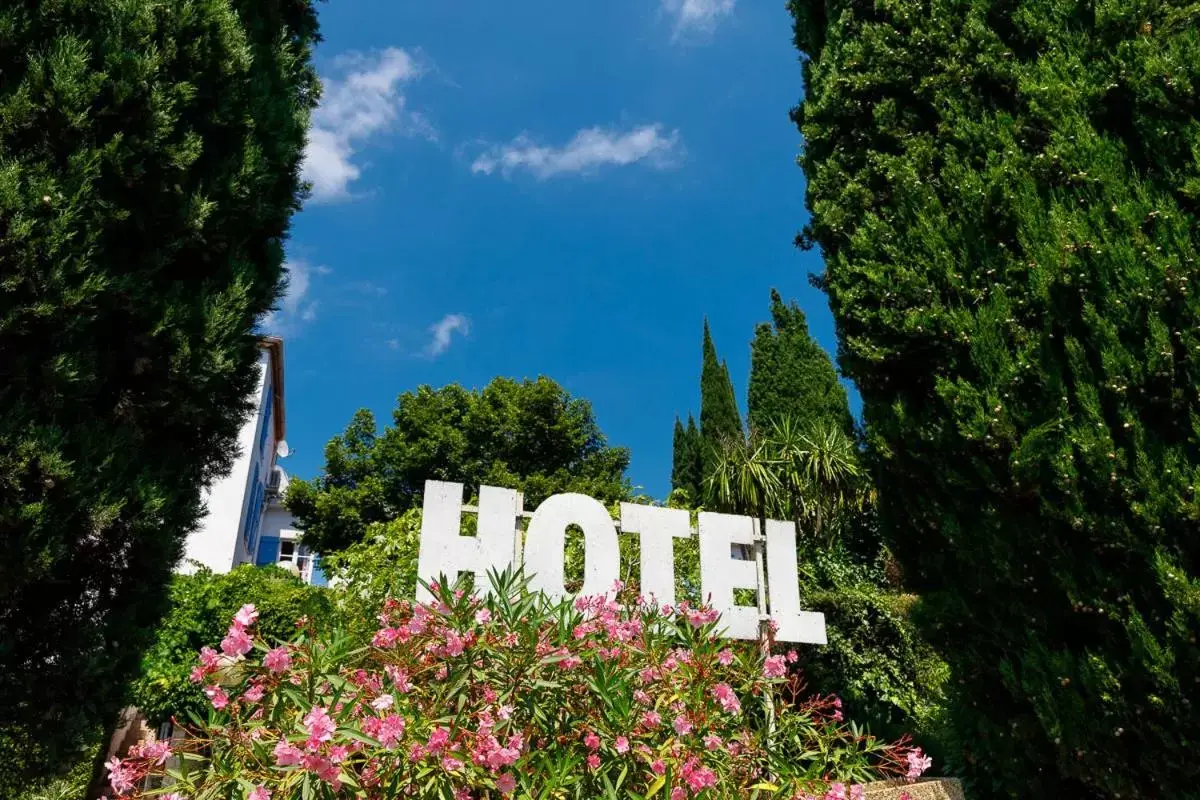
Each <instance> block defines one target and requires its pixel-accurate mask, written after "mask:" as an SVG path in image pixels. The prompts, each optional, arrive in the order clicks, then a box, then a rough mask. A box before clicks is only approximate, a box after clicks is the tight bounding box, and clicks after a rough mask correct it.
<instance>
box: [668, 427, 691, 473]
mask: <svg viewBox="0 0 1200 800" xmlns="http://www.w3.org/2000/svg"><path fill="white" fill-rule="evenodd" d="M688 444H689V442H688V440H687V431H686V430H685V429H684V427H683V423H682V422H680V421H679V417H678V416H677V417H675V432H674V434H673V436H672V437H671V488H672V489H686V488H687V484H688V474H687V473H688V461H687V456H688V452H687V451H688Z"/></svg>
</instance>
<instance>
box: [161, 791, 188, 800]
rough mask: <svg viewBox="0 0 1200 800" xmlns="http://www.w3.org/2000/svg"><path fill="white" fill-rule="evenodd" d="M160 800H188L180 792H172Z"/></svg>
mask: <svg viewBox="0 0 1200 800" xmlns="http://www.w3.org/2000/svg"><path fill="white" fill-rule="evenodd" d="M159 800H187V798H186V797H184V796H183V795H181V794H180V793H179V792H171V793H170V794H164V795H163V796H162V797H161V798H159Z"/></svg>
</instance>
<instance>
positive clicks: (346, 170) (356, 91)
mask: <svg viewBox="0 0 1200 800" xmlns="http://www.w3.org/2000/svg"><path fill="white" fill-rule="evenodd" d="M334 67H335V69H334V72H335V76H331V77H325V78H324V79H323V83H324V88H323V90H322V95H321V104H320V106H319V107H318V108H317V109H316V111H314V112H313V117H312V126H311V128H310V129H309V132H308V147H307V149H306V150H305V153H304V166H303V176H304V179H305V180H306V181H309V182H311V183H312V200H313V201H314V202H336V201H339V200H346V199H348V198H349V197H350V191H349V187H350V184H351V183H353V182H354V181H356V180H358V178H359V176H360V175H362V167H361V166H360V165H359V164H357V163H355V155H356V154H357V152H358V149H359V148H360V147H361V146H362V145H363V144H364V143H366V142H367V141H368V140H369V139H371V138H372V137H374V136H377V135H379V134H381V133H384V132H386V131H389V130H396V131H399V132H400V133H402V134H404V135H407V136H424V137H426V138H428V139H431V140H436V139H437V132H436V131H435V130H434V128H433V126H432V125H430V124H429V121H428V120H426V119H425V117H423V116H422V115H421V114H420V113H418V112H414V111H409V110H408V109H407V101H406V98H405V95H404V91H403V89H404V86H405V84H407V83H410V82H411V81H414V80H416V79H417V78H419V77H420V76H421V74H422V72H423V70H422V67H421V65H420V64H418V62H417V60H416V59H415V58H414V57H413V56H412V55H410V54H409V53H408V52H406V51H404V50H401V49H400V48H397V47H389V48H388V49H386V50H383V51H381V52H376V53H358V52H353V53H348V54H345V55H343V56H341V57H340V58H338V59H337V60H336V61H335V62H334Z"/></svg>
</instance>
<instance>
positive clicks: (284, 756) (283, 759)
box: [274, 739, 304, 767]
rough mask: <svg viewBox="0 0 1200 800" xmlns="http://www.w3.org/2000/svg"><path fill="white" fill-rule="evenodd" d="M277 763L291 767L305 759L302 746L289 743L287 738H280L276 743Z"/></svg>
mask: <svg viewBox="0 0 1200 800" xmlns="http://www.w3.org/2000/svg"><path fill="white" fill-rule="evenodd" d="M274 755H275V763H276V764H278V765H279V766H281V767H290V766H294V765H296V764H299V763H300V762H301V761H302V760H303V759H304V753H302V752H301V751H300V748H298V747H296V746H294V745H290V744H288V741H287V739H280V740H279V743H278V744H276V745H275V751H274Z"/></svg>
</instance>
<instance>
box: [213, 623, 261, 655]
mask: <svg viewBox="0 0 1200 800" xmlns="http://www.w3.org/2000/svg"><path fill="white" fill-rule="evenodd" d="M253 649H254V640H252V639H251V638H250V636H249V635H248V634H247V633H246V631H245V629H244V628H239V627H237V626H236V625H235V626H233V627H232V628H230V629H229V633H228V634H226V635H225V638H224V639H222V640H221V652H222V653H224V654H225V655H227V656H229V657H230V658H237V657H238V656H244V655H246V653H249V652H250V651H251V650H253Z"/></svg>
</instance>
